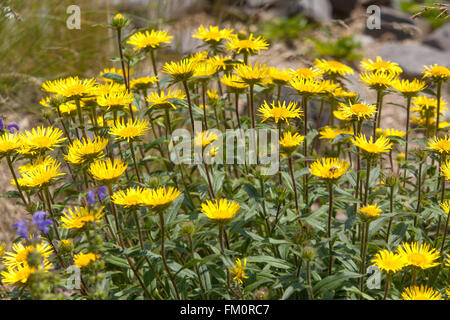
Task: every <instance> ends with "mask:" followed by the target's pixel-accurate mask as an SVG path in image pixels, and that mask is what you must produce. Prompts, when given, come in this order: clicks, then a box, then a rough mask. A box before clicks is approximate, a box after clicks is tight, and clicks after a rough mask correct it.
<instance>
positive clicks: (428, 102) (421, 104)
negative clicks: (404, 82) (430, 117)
mask: <svg viewBox="0 0 450 320" xmlns="http://www.w3.org/2000/svg"><path fill="white" fill-rule="evenodd" d="M412 102H413V104H414V106H415V107H416V108H413V109H412V110H413V111H417V112H422V113H425V112H426V111H427V110H429V109H436V108H437V99H433V98H428V97H426V96H418V97H414V98H413V100H412ZM440 102H441V103H440V105H441V110H440V111H444V110H446V109H443V106H445V105H447V103H446V102H445V101H444V100H442V99H441V101H440ZM434 112H436V111H435V110H434Z"/></svg>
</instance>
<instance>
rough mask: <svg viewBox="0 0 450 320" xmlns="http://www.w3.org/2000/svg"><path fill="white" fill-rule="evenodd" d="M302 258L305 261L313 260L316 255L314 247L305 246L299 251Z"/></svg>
mask: <svg viewBox="0 0 450 320" xmlns="http://www.w3.org/2000/svg"><path fill="white" fill-rule="evenodd" d="M301 257H302V259H304V260H306V261H309V262H311V261H313V260H314V259H315V258H316V257H317V250H316V249H315V248H314V247H311V246H306V247H304V248H303V250H302V252H301Z"/></svg>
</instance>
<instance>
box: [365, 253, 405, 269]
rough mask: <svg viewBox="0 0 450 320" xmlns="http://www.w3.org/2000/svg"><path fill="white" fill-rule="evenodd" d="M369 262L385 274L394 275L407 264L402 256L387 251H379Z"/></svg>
mask: <svg viewBox="0 0 450 320" xmlns="http://www.w3.org/2000/svg"><path fill="white" fill-rule="evenodd" d="M371 262H372V263H374V264H375V265H376V266H377V267H378V268H380V270H382V271H384V272H386V273H396V272H397V271H400V270H401V269H403V267H405V266H406V263H407V262H406V260H405V258H404V257H403V256H401V255H399V254H397V253H394V252H391V251H389V250H387V249H384V250H380V251H379V252H378V253H377V254H376V255H375V258H373V259H372V260H371Z"/></svg>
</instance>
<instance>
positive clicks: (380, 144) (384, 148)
mask: <svg viewBox="0 0 450 320" xmlns="http://www.w3.org/2000/svg"><path fill="white" fill-rule="evenodd" d="M353 144H354V145H355V146H356V147H358V148H360V149H361V150H362V151H363V152H365V153H366V155H377V154H380V153H383V152H388V151H389V150H390V149H391V148H392V142H391V141H390V140H389V139H388V138H386V137H385V136H381V137H379V138H378V139H376V140H375V141H373V137H370V139H369V140H367V138H366V136H365V135H363V134H360V135H359V136H358V137H355V138H354V140H353Z"/></svg>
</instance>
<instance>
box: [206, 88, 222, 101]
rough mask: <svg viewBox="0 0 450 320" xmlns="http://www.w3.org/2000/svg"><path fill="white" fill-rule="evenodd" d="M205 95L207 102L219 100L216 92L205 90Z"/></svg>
mask: <svg viewBox="0 0 450 320" xmlns="http://www.w3.org/2000/svg"><path fill="white" fill-rule="evenodd" d="M206 95H207V96H208V98H209V100H217V99H219V94H218V93H217V90H209V89H208V90H206Z"/></svg>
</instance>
